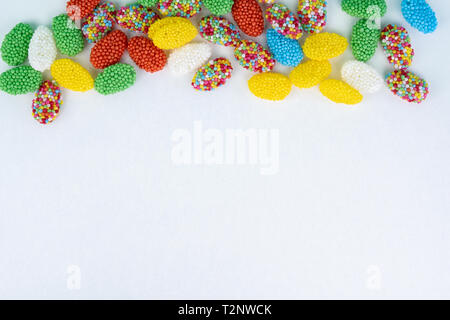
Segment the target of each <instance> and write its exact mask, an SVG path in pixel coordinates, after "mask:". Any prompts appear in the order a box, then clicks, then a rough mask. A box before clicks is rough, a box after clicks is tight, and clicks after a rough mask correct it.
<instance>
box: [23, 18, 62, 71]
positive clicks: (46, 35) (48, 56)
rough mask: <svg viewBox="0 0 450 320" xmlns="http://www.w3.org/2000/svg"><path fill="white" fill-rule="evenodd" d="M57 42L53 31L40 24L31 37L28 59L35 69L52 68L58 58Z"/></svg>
mask: <svg viewBox="0 0 450 320" xmlns="http://www.w3.org/2000/svg"><path fill="white" fill-rule="evenodd" d="M56 54H57V50H56V44H55V40H54V39H53V33H52V31H51V30H50V29H49V28H47V27H46V26H40V27H38V28H37V29H36V31H35V32H34V35H33V38H31V42H30V48H29V50H28V60H29V62H30V65H31V66H32V67H33V69H35V70H37V71H40V72H44V71H45V70H48V69H50V67H51V66H52V63H53V61H55V59H56Z"/></svg>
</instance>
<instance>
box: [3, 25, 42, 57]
mask: <svg viewBox="0 0 450 320" xmlns="http://www.w3.org/2000/svg"><path fill="white" fill-rule="evenodd" d="M33 32H34V31H33V28H31V26H30V25H28V24H25V23H19V24H17V25H16V26H15V27H14V28H13V29H12V30H11V31H10V32H9V33H8V34H7V35H6V36H5V39H4V40H3V42H2V47H1V51H2V59H3V61H4V62H6V63H7V64H8V65H10V66H19V65H21V64H22V63H24V62H25V60H26V59H27V57H28V48H29V45H30V41H31V38H32V37H33Z"/></svg>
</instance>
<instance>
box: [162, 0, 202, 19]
mask: <svg viewBox="0 0 450 320" xmlns="http://www.w3.org/2000/svg"><path fill="white" fill-rule="evenodd" d="M158 9H159V11H160V12H161V13H162V15H163V16H168V17H185V18H191V17H193V16H195V15H196V14H197V13H199V12H200V11H201V10H202V1H201V0H159V5H158Z"/></svg>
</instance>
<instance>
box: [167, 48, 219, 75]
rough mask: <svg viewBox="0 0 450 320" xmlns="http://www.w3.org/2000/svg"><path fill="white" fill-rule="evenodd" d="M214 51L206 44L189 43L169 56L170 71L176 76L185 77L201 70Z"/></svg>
mask: <svg viewBox="0 0 450 320" xmlns="http://www.w3.org/2000/svg"><path fill="white" fill-rule="evenodd" d="M211 55H212V49H211V46H209V45H208V44H206V43H189V44H187V45H185V46H184V47H181V48H178V49H175V50H174V51H172V53H171V54H170V56H169V61H168V65H169V70H170V71H171V72H172V73H173V74H176V75H183V74H186V73H189V72H192V71H195V70H197V69H198V68H200V67H201V66H202V65H203V64H204V63H206V62H207V61H208V60H209V58H211Z"/></svg>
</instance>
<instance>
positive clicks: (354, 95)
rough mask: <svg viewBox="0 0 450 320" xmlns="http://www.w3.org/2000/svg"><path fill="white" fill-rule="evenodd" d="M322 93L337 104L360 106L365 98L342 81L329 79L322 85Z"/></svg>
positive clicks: (320, 87)
mask: <svg viewBox="0 0 450 320" xmlns="http://www.w3.org/2000/svg"><path fill="white" fill-rule="evenodd" d="M319 90H320V92H321V93H322V94H323V95H324V96H325V97H327V98H328V99H330V100H331V101H333V102H335V103H343V104H348V105H353V104H358V103H360V102H361V101H362V99H363V96H362V95H361V93H359V92H358V90H356V89H355V88H353V87H351V86H350V85H349V84H347V83H345V82H344V81H341V80H335V79H328V80H324V81H322V82H321V83H320V86H319Z"/></svg>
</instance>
